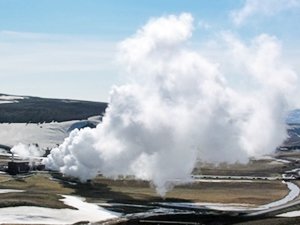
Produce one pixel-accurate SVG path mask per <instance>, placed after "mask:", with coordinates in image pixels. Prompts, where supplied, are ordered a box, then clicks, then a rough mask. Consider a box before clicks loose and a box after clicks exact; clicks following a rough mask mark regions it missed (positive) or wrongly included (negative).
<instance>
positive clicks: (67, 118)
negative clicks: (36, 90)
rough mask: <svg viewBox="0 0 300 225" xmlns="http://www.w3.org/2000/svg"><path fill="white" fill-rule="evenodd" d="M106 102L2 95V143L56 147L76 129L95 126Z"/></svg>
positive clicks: (0, 139)
mask: <svg viewBox="0 0 300 225" xmlns="http://www.w3.org/2000/svg"><path fill="white" fill-rule="evenodd" d="M106 107H107V103H101V102H89V101H79V100H68V99H48V98H38V97H29V96H14V95H6V94H0V145H4V146H8V147H12V146H14V145H16V144H19V143H23V144H38V145H39V146H40V147H41V148H43V149H47V148H52V147H55V146H57V145H59V144H61V143H62V142H63V140H64V139H65V138H66V137H68V136H69V133H70V132H71V131H72V130H74V129H76V128H77V129H81V128H84V127H96V126H97V124H98V123H100V121H101V117H102V115H103V114H104V112H105V109H106Z"/></svg>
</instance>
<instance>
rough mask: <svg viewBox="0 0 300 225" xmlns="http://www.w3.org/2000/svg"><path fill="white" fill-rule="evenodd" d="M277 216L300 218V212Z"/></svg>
mask: <svg viewBox="0 0 300 225" xmlns="http://www.w3.org/2000/svg"><path fill="white" fill-rule="evenodd" d="M277 216H278V217H298V216H300V210H297V211H291V212H287V213H282V214H279V215H277Z"/></svg>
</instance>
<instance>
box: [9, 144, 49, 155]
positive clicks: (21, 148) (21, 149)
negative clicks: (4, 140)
mask: <svg viewBox="0 0 300 225" xmlns="http://www.w3.org/2000/svg"><path fill="white" fill-rule="evenodd" d="M10 151H11V152H12V153H14V154H17V155H18V156H19V157H20V158H22V159H31V158H33V157H41V156H42V155H44V154H45V152H44V151H43V150H42V149H40V148H39V147H38V146H37V145H34V144H31V145H24V144H22V143H19V144H17V145H15V146H14V147H13V148H12V149H11V150H10Z"/></svg>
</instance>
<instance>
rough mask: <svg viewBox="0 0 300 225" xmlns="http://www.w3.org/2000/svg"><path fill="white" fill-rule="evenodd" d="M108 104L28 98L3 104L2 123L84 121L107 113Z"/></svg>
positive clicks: (0, 121) (1, 111)
mask: <svg viewBox="0 0 300 225" xmlns="http://www.w3.org/2000/svg"><path fill="white" fill-rule="evenodd" d="M106 107H107V103H102V102H89V101H75V100H61V99H49V98H37V97H28V98H24V99H19V100H18V102H17V103H8V104H1V107H0V123H30V122H31V123H43V122H51V121H57V122H62V121H69V120H82V119H87V118H88V117H91V116H95V115H102V114H104V112H105V109H106Z"/></svg>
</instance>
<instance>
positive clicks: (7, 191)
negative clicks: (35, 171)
mask: <svg viewBox="0 0 300 225" xmlns="http://www.w3.org/2000/svg"><path fill="white" fill-rule="evenodd" d="M18 192H25V191H24V190H17V189H0V194H6V193H18Z"/></svg>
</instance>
